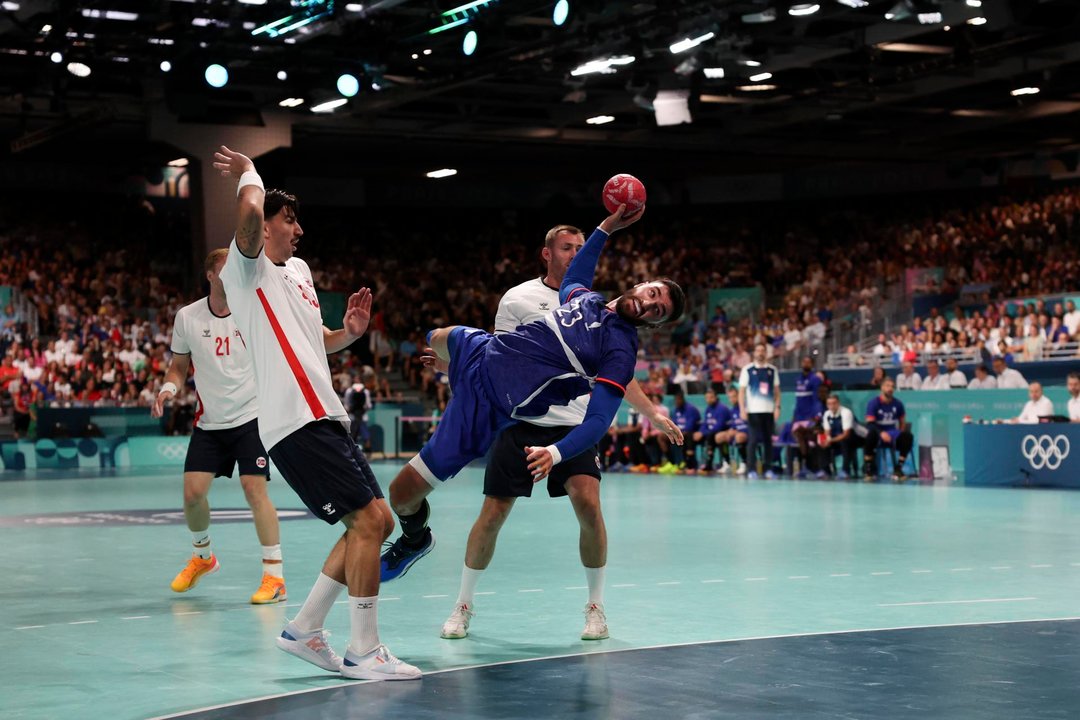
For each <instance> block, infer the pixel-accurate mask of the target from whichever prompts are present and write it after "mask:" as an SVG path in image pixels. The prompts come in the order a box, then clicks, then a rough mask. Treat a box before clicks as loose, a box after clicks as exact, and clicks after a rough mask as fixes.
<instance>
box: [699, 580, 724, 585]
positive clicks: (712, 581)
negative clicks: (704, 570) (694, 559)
mask: <svg viewBox="0 0 1080 720" xmlns="http://www.w3.org/2000/svg"><path fill="white" fill-rule="evenodd" d="M701 582H702V583H704V584H706V585H707V584H709V583H722V582H724V581H723V580H702V581H701Z"/></svg>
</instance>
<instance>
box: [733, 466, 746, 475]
mask: <svg viewBox="0 0 1080 720" xmlns="http://www.w3.org/2000/svg"><path fill="white" fill-rule="evenodd" d="M735 474H736V475H745V474H746V465H740V466H739V469H738V470H736V471H735Z"/></svg>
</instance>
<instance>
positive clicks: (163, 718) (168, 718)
mask: <svg viewBox="0 0 1080 720" xmlns="http://www.w3.org/2000/svg"><path fill="white" fill-rule="evenodd" d="M1077 620H1080V616H1068V617H1051V618H1033V619H1027V620H988V621H984V622H964V623H941V624H936V625H898V626H893V627H878V628H856V629H853V630H822V631H819V632H809V633H784V634H780V635H757V636H750V637H739V638H728V639H726V640H695V641H692V642H684V643H669V644H661V645H642V646H640V647H628V648H612V649H610V650H595V651H592V652H577V653H565V654H562V655H547V656H544V657H535V658H522V659H520V660H500V661H498V662H491V663H479V664H477V665H463V666H461V667H455V668H443V669H442V670H432V671H430V672H428V671H425V672H424V677H427V676H429V675H443V674H446V673H452V672H459V671H461V670H482V669H484V668H489V667H501V666H504V665H520V664H523V663H533V662H542V661H545V660H566V659H568V658H577V657H586V656H590V655H614V654H617V653H626V652H635V651H638V650H663V649H666V648H680V647H698V646H701V645H727V644H730V643H737V642H753V641H759V640H787V639H791V638H803V637H825V636H830V635H858V634H862V633H873V632H890V631H896V630H932V629H935V628H955V627H986V626H989V625H1024V624H1031V623H1044V622H1069V621H1077ZM327 677H331V678H332V677H333V676H332V675H327ZM377 682H387V681H384V680H355V681H351V682H340V683H336V684H334V685H328V686H326V687H316V688H305V689H303V690H291V691H289V692H283V693H273V694H271V695H262V696H259V697H253V698H246V699H244V700H234V701H232V702H227V703H220V704H218V705H209V706H207V707H201V708H195V709H193V710H183V711H181V712H178V713H171V714H169V715H155V716H154V717H151V718H148V720H173V719H174V718H184V717H189V716H191V715H195V714H198V713H204V712H211V711H214V710H223V709H225V708H229V707H237V706H239V705H248V704H250V703H256V702H262V701H264V700H277V699H278V698H285V697H292V696H295V695H306V694H309V693H316V692H325V691H327V690H339V689H341V688H344V687H350V686H353V685H368V684H371V683H377ZM408 682H411V681H408ZM421 682H423V680H421Z"/></svg>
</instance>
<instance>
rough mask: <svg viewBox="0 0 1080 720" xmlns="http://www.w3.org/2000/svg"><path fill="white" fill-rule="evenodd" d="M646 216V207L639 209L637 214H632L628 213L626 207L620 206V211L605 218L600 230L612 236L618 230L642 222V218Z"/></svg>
mask: <svg viewBox="0 0 1080 720" xmlns="http://www.w3.org/2000/svg"><path fill="white" fill-rule="evenodd" d="M644 214H645V206H644V205H642V206H641V207H639V208H638V209H637V211H636V212H632V213H627V212H626V205H620V206H619V209H618V210H616V211H615V212H613V213H612V214H611V215H608V216H607V217H606V218H604V221H603V222H602V223H600V229H601V230H603V231H604V232H606V233H607V234H608V235H610V234H612V233H613V232H615V231H616V230H622V229H623V228H624V227H629V226H630V225H633V224H634V223H636V222H637V221H638V220H640V219H641V216H642V215H644Z"/></svg>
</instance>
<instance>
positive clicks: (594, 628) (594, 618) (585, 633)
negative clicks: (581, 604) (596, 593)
mask: <svg viewBox="0 0 1080 720" xmlns="http://www.w3.org/2000/svg"><path fill="white" fill-rule="evenodd" d="M607 637H608V627H607V616H606V615H604V606H603V605H602V604H600V603H589V604H588V605H586V606H585V629H584V630H582V631H581V639H582V640H606V639H607Z"/></svg>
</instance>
